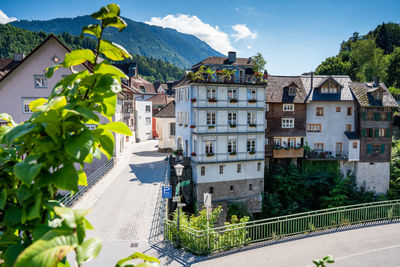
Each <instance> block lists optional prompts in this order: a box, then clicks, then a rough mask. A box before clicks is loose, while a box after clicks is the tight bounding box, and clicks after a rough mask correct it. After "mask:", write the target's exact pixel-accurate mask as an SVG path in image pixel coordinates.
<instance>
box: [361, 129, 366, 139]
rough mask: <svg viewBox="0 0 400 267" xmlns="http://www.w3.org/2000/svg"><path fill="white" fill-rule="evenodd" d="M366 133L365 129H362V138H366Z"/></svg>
mask: <svg viewBox="0 0 400 267" xmlns="http://www.w3.org/2000/svg"><path fill="white" fill-rule="evenodd" d="M365 132H366V130H365V129H361V137H365Z"/></svg>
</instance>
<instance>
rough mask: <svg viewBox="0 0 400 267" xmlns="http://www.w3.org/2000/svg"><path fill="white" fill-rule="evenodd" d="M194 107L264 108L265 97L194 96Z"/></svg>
mask: <svg viewBox="0 0 400 267" xmlns="http://www.w3.org/2000/svg"><path fill="white" fill-rule="evenodd" d="M191 102H192V107H193V108H197V109H202V108H229V109H231V108H239V109H240V108H246V109H264V105H265V100H264V98H263V99H258V100H257V99H250V100H247V99H240V100H239V99H236V98H235V99H228V98H225V99H222V100H220V99H217V100H216V101H214V100H210V99H207V98H206V99H196V98H192V99H191Z"/></svg>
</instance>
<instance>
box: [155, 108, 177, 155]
mask: <svg viewBox="0 0 400 267" xmlns="http://www.w3.org/2000/svg"><path fill="white" fill-rule="evenodd" d="M154 118H155V121H156V131H157V135H158V148H159V149H160V150H172V149H175V101H171V102H169V104H168V105H166V106H165V107H163V108H162V109H161V110H160V111H159V112H158V113H157V114H156V115H154Z"/></svg>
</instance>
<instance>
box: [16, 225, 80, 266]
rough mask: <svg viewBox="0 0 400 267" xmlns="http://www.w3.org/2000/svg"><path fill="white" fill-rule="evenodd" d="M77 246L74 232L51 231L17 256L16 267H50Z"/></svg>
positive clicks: (55, 264)
mask: <svg viewBox="0 0 400 267" xmlns="http://www.w3.org/2000/svg"><path fill="white" fill-rule="evenodd" d="M76 246H77V242H76V238H75V236H74V235H73V234H69V235H64V233H63V232H57V231H56V230H54V231H49V232H48V233H46V234H45V235H44V236H43V237H42V238H41V239H39V240H38V241H36V242H34V243H32V244H31V245H30V246H29V247H27V248H26V249H25V250H24V251H23V252H22V253H21V254H20V255H19V256H18V258H17V261H16V262H15V265H14V267H26V266H35V267H50V266H57V263H58V262H60V261H62V260H63V259H64V258H65V257H66V256H67V254H68V253H69V252H70V251H72V250H73V249H74V248H75V247H76Z"/></svg>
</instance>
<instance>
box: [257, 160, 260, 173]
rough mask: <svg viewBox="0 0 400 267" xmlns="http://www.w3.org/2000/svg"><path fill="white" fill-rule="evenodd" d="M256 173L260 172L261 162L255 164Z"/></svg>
mask: <svg viewBox="0 0 400 267" xmlns="http://www.w3.org/2000/svg"><path fill="white" fill-rule="evenodd" d="M257 171H258V172H259V171H261V162H257Z"/></svg>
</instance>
